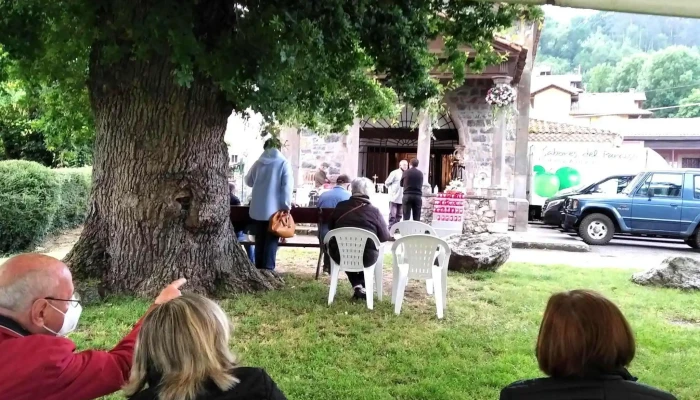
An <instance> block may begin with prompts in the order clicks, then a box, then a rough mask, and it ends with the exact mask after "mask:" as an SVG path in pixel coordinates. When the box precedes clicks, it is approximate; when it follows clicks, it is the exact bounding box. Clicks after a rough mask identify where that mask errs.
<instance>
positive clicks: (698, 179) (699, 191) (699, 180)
mask: <svg viewBox="0 0 700 400" xmlns="http://www.w3.org/2000/svg"><path fill="white" fill-rule="evenodd" d="M693 180H694V182H693V184H694V186H695V190H694V192H695V198H696V199H700V175H695V176H694V179H693Z"/></svg>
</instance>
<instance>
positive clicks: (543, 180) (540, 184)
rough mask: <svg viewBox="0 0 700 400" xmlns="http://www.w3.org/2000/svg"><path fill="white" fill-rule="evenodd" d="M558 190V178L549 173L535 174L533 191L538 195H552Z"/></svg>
mask: <svg viewBox="0 0 700 400" xmlns="http://www.w3.org/2000/svg"><path fill="white" fill-rule="evenodd" d="M558 191H559V178H557V176H556V175H554V174H550V173H547V172H545V173H542V174H539V175H537V176H535V193H536V194H537V195H538V196H540V197H545V198H547V197H552V196H554V195H555V194H556V193H557V192H558Z"/></svg>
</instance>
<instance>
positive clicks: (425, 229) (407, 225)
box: [389, 221, 438, 295]
mask: <svg viewBox="0 0 700 400" xmlns="http://www.w3.org/2000/svg"><path fill="white" fill-rule="evenodd" d="M396 231H399V232H400V234H399V236H398V237H399V238H402V237H404V236H408V235H432V236H435V237H438V235H437V233H436V232H435V228H433V227H432V226H430V225H428V224H426V223H424V222H420V221H400V222H397V223H395V224H394V225H393V226H392V227H391V230H390V232H389V233H390V234H391V236H392V237H396V236H397V235H396ZM398 251H399V253H400V252H401V251H402V250H401V248H399V250H398ZM425 287H426V289H427V291H428V294H430V295H432V294H433V282H432V281H431V280H430V279H428V280H426V281H425Z"/></svg>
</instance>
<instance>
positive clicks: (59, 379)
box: [0, 316, 141, 400]
mask: <svg viewBox="0 0 700 400" xmlns="http://www.w3.org/2000/svg"><path fill="white" fill-rule="evenodd" d="M140 327H141V322H140V321H139V323H137V324H136V326H135V327H134V329H133V330H132V331H131V332H130V333H129V334H128V335H127V336H126V337H125V338H124V339H123V340H122V341H121V342H120V343H119V344H118V345H117V346H116V347H115V348H114V349H112V350H110V351H96V350H88V351H82V352H79V353H76V352H75V344H74V343H73V342H72V341H71V340H69V339H66V338H61V337H56V336H51V335H29V334H28V332H26V331H25V330H24V329H23V328H22V327H21V326H19V324H17V323H16V322H15V321H13V320H11V319H9V318H5V317H2V316H0V400H92V399H96V398H98V397H101V396H104V395H107V394H110V393H113V392H116V391H118V390H119V389H121V387H122V386H123V385H124V383H125V382H126V381H127V379H128V378H129V372H130V370H131V363H132V356H133V353H134V343H135V342H136V336H137V335H138V331H139V328H140Z"/></svg>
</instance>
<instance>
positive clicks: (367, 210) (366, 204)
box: [328, 178, 389, 299]
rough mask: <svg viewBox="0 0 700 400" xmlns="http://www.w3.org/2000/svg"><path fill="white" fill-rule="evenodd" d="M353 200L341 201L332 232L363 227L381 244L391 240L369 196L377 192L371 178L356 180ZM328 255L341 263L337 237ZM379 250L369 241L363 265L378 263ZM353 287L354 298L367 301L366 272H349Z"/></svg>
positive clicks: (331, 224)
mask: <svg viewBox="0 0 700 400" xmlns="http://www.w3.org/2000/svg"><path fill="white" fill-rule="evenodd" d="M350 186H351V192H352V197H350V199H349V200H346V201H341V202H340V203H338V206H337V207H336V208H335V211H334V212H333V215H332V216H331V218H330V221H328V228H329V229H330V230H333V229H336V228H360V229H364V230H367V231H370V232H372V233H374V234H375V235H377V238H379V241H380V242H386V241H388V240H389V230H388V229H387V227H386V222H385V221H384V217H382V214H381V212H380V211H379V209H378V208H377V207H375V206H373V205H372V204H371V203H370V201H369V194H370V193H371V191H372V190H374V184H373V183H372V181H370V180H369V179H367V178H358V179H355V180H354V181H352V184H351V185H350ZM328 247H329V249H328V252H329V253H330V256H331V257H332V258H333V260H334V261H335V262H340V253H339V251H338V244H337V243H336V241H335V238H334V239H332V240H331V241H330V242H329V243H328ZM378 258H379V249H377V248H376V247H375V246H374V243H372V242H369V241H368V242H367V245H366V246H365V253H364V255H363V257H362V262H363V264H364V266H365V267H368V266H370V265H372V264H374V263H376V262H377V259H378ZM346 274H347V275H348V279H349V280H350V284H351V285H352V288H353V290H354V291H355V293H354V294H353V298H354V299H365V298H366V296H367V295H366V292H365V276H364V274H363V273H362V272H346Z"/></svg>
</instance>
